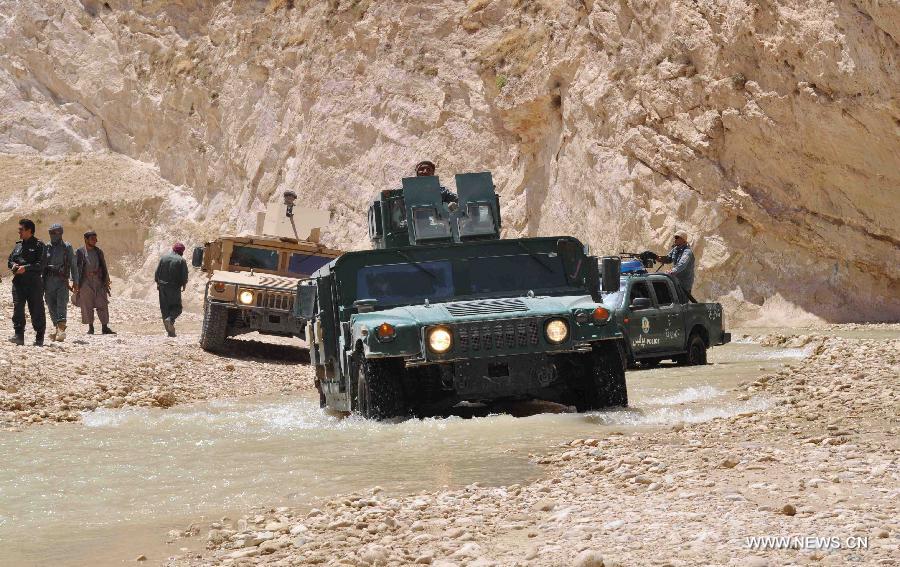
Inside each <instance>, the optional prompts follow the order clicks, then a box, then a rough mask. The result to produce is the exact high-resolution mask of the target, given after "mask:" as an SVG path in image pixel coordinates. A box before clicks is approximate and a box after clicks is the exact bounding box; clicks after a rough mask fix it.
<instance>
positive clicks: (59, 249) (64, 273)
mask: <svg viewBox="0 0 900 567" xmlns="http://www.w3.org/2000/svg"><path fill="white" fill-rule="evenodd" d="M62 235H63V227H62V225H61V224H54V225H51V226H50V244H48V245H46V246H45V247H44V254H45V255H46V260H45V261H44V298H45V299H46V300H47V311H49V312H50V321H52V322H53V331H51V332H50V340H52V341H59V342H63V341H64V340H66V311H67V309H68V306H69V289H70V286H71V284H70V283H69V278H71V279H72V282H77V281H78V266H77V264H76V262H75V251H74V250H73V249H72V245H71V244H69V243H68V242H65V241H63V237H62Z"/></svg>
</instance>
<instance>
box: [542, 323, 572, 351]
mask: <svg viewBox="0 0 900 567" xmlns="http://www.w3.org/2000/svg"><path fill="white" fill-rule="evenodd" d="M544 334H545V335H546V336H547V340H548V341H550V342H551V343H552V344H555V345H558V344H559V343H561V342H563V341H565V340H566V338H568V336H569V326H568V325H567V324H566V322H565V321H563V320H562V319H550V320H549V321H547V324H546V325H544Z"/></svg>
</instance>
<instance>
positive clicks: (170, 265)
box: [153, 242, 188, 337]
mask: <svg viewBox="0 0 900 567" xmlns="http://www.w3.org/2000/svg"><path fill="white" fill-rule="evenodd" d="M153 280H154V281H155V282H156V289H157V290H159V310H160V312H161V313H162V319H163V326H164V327H165V328H166V332H167V333H168V334H169V336H170V337H174V336H175V319H177V318H178V316H179V315H181V292H182V291H184V288H185V287H186V286H187V282H188V267H187V262H185V261H184V244H182V243H180V242H176V243H175V245H174V246H172V251H171V252H169V253H168V254H166V255H165V256H163V257H162V258H160V259H159V264H158V265H157V266H156V274H155V275H154V276H153Z"/></svg>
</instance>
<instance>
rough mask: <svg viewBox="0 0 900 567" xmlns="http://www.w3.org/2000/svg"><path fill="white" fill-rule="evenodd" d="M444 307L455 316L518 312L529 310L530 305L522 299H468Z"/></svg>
mask: <svg viewBox="0 0 900 567" xmlns="http://www.w3.org/2000/svg"><path fill="white" fill-rule="evenodd" d="M444 307H446V308H447V311H449V312H450V314H451V315H453V316H454V317H463V316H465V315H490V314H492V313H516V312H519V311H528V306H527V305H525V302H524V301H522V300H521V299H517V298H510V299H487V300H484V301H467V302H465V303H448V304H446V305H445V306H444Z"/></svg>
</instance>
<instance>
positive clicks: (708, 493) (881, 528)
mask: <svg viewBox="0 0 900 567" xmlns="http://www.w3.org/2000/svg"><path fill="white" fill-rule="evenodd" d="M887 330H888V331H890V330H891V329H887ZM834 331H835V329H829V330H826V331H821V332H819V333H817V335H818V336H815V337H810V338H806V339H800V340H796V341H795V342H797V343H803V344H805V345H806V346H807V348H810V349H811V354H810V356H809V357H808V358H806V359H804V360H803V361H802V362H799V363H796V364H794V365H792V366H789V367H786V368H785V369H783V370H780V371H778V372H775V373H770V374H765V375H763V376H761V377H760V378H759V379H757V380H755V381H753V382H749V383H745V384H742V385H741V386H740V387H739V388H740V389H741V390H742V392H740V393H739V395H740V396H741V397H744V398H750V397H757V396H759V397H762V398H764V399H765V400H768V402H769V403H768V405H767V406H766V409H763V410H761V411H758V412H748V413H743V414H739V415H736V416H734V417H729V418H722V419H714V420H712V421H709V422H705V423H698V424H676V425H675V426H672V427H669V428H667V429H652V430H651V429H648V430H645V431H638V432H635V433H631V434H615V433H614V434H611V435H608V436H604V437H602V438H597V439H576V440H573V441H572V442H571V443H568V444H566V445H564V446H561V447H558V448H557V449H555V450H551V451H550V452H549V454H547V455H544V456H540V457H535V460H536V461H537V462H539V463H542V464H543V465H545V466H546V467H547V475H546V477H545V478H543V479H542V480H539V481H537V482H534V483H531V484H526V485H513V486H503V487H488V486H478V485H472V486H468V487H465V488H464V489H459V490H444V491H436V492H425V493H420V494H416V495H408V496H403V497H390V496H385V495H384V493H383V492H382V491H381V490H380V489H379V488H378V487H373V488H372V489H371V490H369V491H367V492H365V493H361V494H350V495H347V496H345V497H341V498H336V499H333V500H331V501H328V502H327V503H325V504H323V505H321V506H320V507H319V508H317V509H313V510H311V511H301V510H295V509H290V508H278V509H257V510H253V511H252V512H250V513H248V514H246V515H244V516H243V517H241V518H239V519H237V520H230V519H223V520H222V521H221V522H216V523H213V524H211V525H210V526H209V530H208V532H207V533H206V537H207V540H208V541H207V547H208V552H206V553H205V554H202V555H194V556H191V555H183V556H180V557H175V558H172V559H171V560H170V565H173V566H187V565H219V564H225V565H256V564H265V565H284V566H287V565H312V564H328V565H409V564H431V565H443V566H450V565H472V566H475V565H481V566H485V565H577V566H582V567H583V566H599V565H607V566H609V565H696V564H701V563H702V564H716V565H755V566H761V565H782V564H788V563H789V564H824V565H847V564H859V565H894V564H896V562H897V557H898V543H900V539H898V534H900V521H898V517H900V505H898V502H900V498H898V496H900V466H898V456H900V441H898V438H897V436H896V430H897V426H898V423H900V419H898V409H900V396H898V393H900V392H898V391H900V383H898V365H900V339H898V338H885V339H848V338H836V337H833V336H832V337H828V336H822V335H823V334H825V335H827V334H829V333H833V332H834ZM773 340H774V341H775V342H779V343H783V342H785V341H782V340H781V339H773ZM376 482H377V479H373V484H375V483H376ZM757 536H758V537H765V536H797V537H800V538H805V537H807V536H811V537H818V538H836V539H834V540H832V539H829V540H827V542H826V545H822V544H821V542H820V543H819V544H816V543H815V542H814V541H812V540H809V541H807V540H800V541H799V543H801V544H804V545H801V546H800V547H799V548H798V547H797V546H796V545H795V546H794V547H793V548H791V549H779V550H772V549H768V550H762V549H753V548H752V546H751V545H750V543H749V541H748V539H747V538H751V537H757ZM855 538H858V539H855ZM862 542H866V544H867V549H861V548H860V546H861V544H862ZM793 543H798V541H796V540H795V541H794V542H793Z"/></svg>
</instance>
